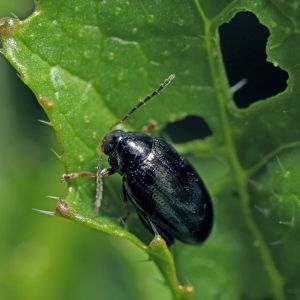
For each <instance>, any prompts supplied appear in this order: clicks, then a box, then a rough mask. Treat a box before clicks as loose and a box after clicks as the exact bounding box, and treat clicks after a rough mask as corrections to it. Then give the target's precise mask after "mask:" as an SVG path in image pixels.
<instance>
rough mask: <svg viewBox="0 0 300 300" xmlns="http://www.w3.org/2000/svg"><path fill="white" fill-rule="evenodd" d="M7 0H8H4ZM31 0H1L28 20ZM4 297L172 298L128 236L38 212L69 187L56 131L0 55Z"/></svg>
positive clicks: (0, 274)
mask: <svg viewBox="0 0 300 300" xmlns="http://www.w3.org/2000/svg"><path fill="white" fill-rule="evenodd" d="M3 2H4V3H3ZM32 11H33V3H32V1H30V0H14V1H7V0H1V2H0V17H4V16H10V15H11V13H13V14H15V15H17V16H18V17H19V18H21V19H23V18H25V17H26V16H28V15H29V14H30V13H31V12H32ZM0 103H1V109H0V142H1V155H0V165H1V168H0V191H1V194H0V195H1V200H0V220H1V221H0V222H1V226H0V299H1V300H2V299H4V300H16V299H23V300H26V299H31V300H34V299H41V298H42V299H43V300H47V299H57V300H59V299H74V300H75V299H101V300H105V299H110V300H111V299H143V300H144V299H145V300H147V299H156V298H157V297H158V296H159V298H160V299H170V294H169V291H168V289H167V288H166V287H165V286H164V285H163V283H162V277H161V275H160V274H159V272H158V271H157V270H156V268H155V266H154V265H153V263H151V262H148V261H147V257H146V256H145V254H144V253H142V252H141V251H140V250H138V249H137V248H135V247H134V246H133V245H130V243H129V242H127V241H122V240H120V239H115V238H112V237H109V236H106V235H104V234H101V233H99V232H96V231H95V232H94V231H92V230H89V229H87V228H84V227H83V226H80V225H78V224H75V223H72V222H69V221H66V220H63V219H60V218H57V217H48V216H45V215H41V214H38V213H37V212H34V211H33V210H32V208H39V209H45V210H53V209H54V202H52V201H51V200H48V199H47V198H46V195H53V194H54V195H59V196H64V195H65V194H66V186H65V185H64V184H61V183H60V182H59V178H60V175H61V174H62V173H63V171H64V170H63V164H62V162H60V161H59V159H57V158H56V157H55V155H54V154H53V153H52V152H51V150H50V148H53V149H55V150H56V151H57V152H59V147H58V145H57V143H56V139H55V136H54V131H53V130H52V129H51V127H49V126H47V125H44V124H42V123H40V122H38V119H42V120H46V116H45V115H44V113H43V111H42V109H41V108H40V107H39V105H38V104H37V101H36V100H35V98H34V95H33V94H32V93H31V91H30V90H29V89H28V88H27V87H26V86H25V85H24V84H23V83H22V82H21V80H20V79H19V77H18V76H17V74H16V72H15V71H14V70H13V69H12V67H11V66H10V65H9V63H8V62H7V61H6V60H5V58H4V57H3V56H2V55H0Z"/></svg>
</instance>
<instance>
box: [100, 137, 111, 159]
mask: <svg viewBox="0 0 300 300" xmlns="http://www.w3.org/2000/svg"><path fill="white" fill-rule="evenodd" d="M102 151H103V152H104V153H105V154H106V155H110V154H111V153H112V151H113V145H112V142H111V141H110V140H107V139H104V140H103V144H102Z"/></svg>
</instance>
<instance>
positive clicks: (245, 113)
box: [0, 0, 300, 300]
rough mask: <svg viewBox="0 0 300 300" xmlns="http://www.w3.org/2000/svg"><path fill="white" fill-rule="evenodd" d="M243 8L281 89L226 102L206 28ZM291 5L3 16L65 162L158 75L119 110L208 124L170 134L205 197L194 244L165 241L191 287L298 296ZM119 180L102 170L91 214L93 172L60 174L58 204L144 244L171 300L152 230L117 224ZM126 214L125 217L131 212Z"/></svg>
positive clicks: (87, 8)
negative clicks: (143, 103)
mask: <svg viewBox="0 0 300 300" xmlns="http://www.w3.org/2000/svg"><path fill="white" fill-rule="evenodd" d="M245 10H248V11H252V12H253V13H255V14H256V15H257V17H258V18H259V20H260V22H262V23H263V24H264V25H265V26H267V27H268V28H269V30H270V38H269V40H268V43H267V47H266V50H267V54H268V60H269V61H271V62H273V63H274V65H279V66H280V67H281V68H283V69H285V70H286V71H287V72H288V73H289V80H288V88H287V89H286V91H284V92H283V93H281V94H279V95H277V96H275V97H272V98H270V99H268V100H267V101H263V102H257V103H255V104H253V105H252V106H250V107H249V108H247V109H243V110H241V109H238V108H237V107H235V105H234V102H233V101H232V94H231V91H230V87H229V86H228V83H227V78H226V75H225V72H224V66H223V62H222V58H221V52H220V48H219V40H218V31H217V29H218V27H219V26H220V25H221V24H222V23H224V22H226V21H229V20H230V19H231V18H232V17H233V16H234V15H235V14H236V13H237V12H239V11H245ZM299 14H300V6H299V4H298V2H297V1H296V0H294V1H289V2H286V3H284V2H283V1H279V0H272V1H267V0H264V1H246V0H244V1H242V0H241V1H224V0H223V1H217V0H213V1H201V2H200V1H199V0H198V1H197V0H195V1H171V0H166V1H143V2H141V1H133V0H132V1H105V0H104V1H92V2H89V3H88V4H87V3H86V2H84V1H82V0H76V1H70V0H65V1H57V2H56V3H55V4H53V2H52V1H49V0H44V1H39V2H37V7H36V11H35V13H34V14H33V15H32V16H31V17H29V18H28V19H26V20H25V21H18V20H12V19H3V20H1V21H0V35H1V39H2V43H3V52H4V55H5V56H6V57H7V58H8V59H9V60H10V62H11V63H12V64H13V65H14V66H15V68H16V69H17V70H18V72H19V73H20V75H21V77H22V79H23V81H24V82H25V83H26V84H27V85H28V86H29V87H30V88H31V89H32V90H33V91H34V93H35V94H36V96H37V99H38V100H39V102H40V104H41V105H42V106H43V108H44V109H45V111H46V113H47V115H48V116H49V119H50V121H51V124H52V125H53V127H54V129H55V131H56V134H57V137H58V139H59V141H60V144H61V150H62V156H63V161H64V163H65V167H66V171H67V172H77V171H83V170H89V171H93V170H94V169H95V166H96V165H97V146H98V143H99V141H100V140H101V137H103V135H105V133H106V132H107V131H108V128H109V127H110V126H111V125H112V124H113V123H114V122H116V121H117V120H118V119H120V117H122V116H123V115H124V114H125V113H127V111H128V110H129V109H130V108H131V107H133V106H134V104H135V103H136V101H137V99H139V98H141V97H143V96H145V95H146V94H147V93H149V92H150V91H151V90H152V89H153V88H155V87H157V85H158V84H159V83H160V82H161V81H162V80H163V79H164V78H165V77H166V76H167V75H169V74H170V73H175V74H176V76H177V78H176V81H175V83H174V84H173V85H172V87H169V88H168V89H167V90H166V91H164V92H163V93H162V94H161V95H160V97H159V98H158V99H155V100H153V102H152V103H151V105H149V106H147V108H144V109H143V110H141V111H140V112H139V113H138V114H136V115H134V117H133V118H131V119H130V121H128V122H127V124H126V128H130V129H131V130H140V128H141V127H142V126H143V125H145V123H147V122H148V121H149V120H151V119H155V120H156V121H157V122H158V124H159V125H160V126H162V127H163V126H164V125H165V124H166V123H167V122H169V121H171V120H177V119H180V118H183V117H184V116H186V115H189V114H192V115H199V116H201V117H203V118H204V119H205V120H206V122H207V123H208V124H209V126H210V128H211V129H212V131H213V135H212V136H211V137H209V138H207V139H205V140H204V141H201V142H191V143H188V144H185V145H180V146H178V150H179V151H182V152H185V153H186V154H187V155H189V157H190V160H191V162H192V163H193V164H194V165H195V167H196V168H197V170H198V171H199V173H200V174H201V176H202V177H203V178H204V180H205V182H206V183H207V186H208V189H209V190H210V192H211V194H212V196H213V200H214V201H213V202H214V207H215V225H214V229H213V232H212V235H211V237H210V238H209V240H208V241H207V242H206V243H205V244H204V245H203V246H202V247H198V246H197V247H191V246H187V245H182V244H179V243H178V245H176V247H175V249H174V253H175V257H176V262H177V264H178V267H179V275H180V277H181V278H182V279H184V280H183V282H185V281H186V278H188V280H189V282H191V283H192V284H193V285H194V286H195V288H196V289H195V290H196V293H195V299H199V298H200V297H201V298H202V299H218V298H222V299H231V300H232V299H245V298H246V299H267V298H268V299H277V300H279V299H280V300H282V299H298V295H299V294H300V290H299V285H298V282H299V278H300V274H299V269H300V268H299V265H300V260H299V255H298V253H300V244H299V237H298V234H297V233H298V232H299V227H300V224H299V207H300V203H299V196H300V194H299V193H300V191H299V185H298V184H297V183H298V181H297V179H298V177H299V176H300V174H299V171H298V170H299V167H298V166H299V163H300V161H299V153H300V152H299V150H298V149H299V147H298V144H299V132H300V125H299V124H300V123H299V122H297V116H298V114H299V108H298V107H299V105H298V103H297V102H298V99H299V96H300V91H299V84H297V83H298V80H299V76H300V74H299V60H300V54H299V53H300V51H299V45H300V36H299V32H300V31H299V22H300V18H299ZM120 186H121V185H120V178H118V177H117V176H112V177H111V178H107V180H105V197H104V199H103V202H104V203H103V209H102V214H101V216H100V217H97V218H96V217H94V215H93V213H92V203H93V199H94V194H95V184H94V183H93V182H92V181H89V180H87V179H80V180H78V181H76V182H72V183H71V185H70V188H71V189H70V193H69V195H68V197H67V198H66V200H65V201H58V205H57V210H58V212H59V213H60V214H61V215H63V216H65V217H68V218H71V219H73V220H75V221H78V222H81V223H83V224H85V225H88V226H90V227H93V228H95V229H97V230H100V231H104V232H107V233H110V234H112V235H116V236H119V237H122V238H126V239H128V240H130V241H131V242H133V243H135V244H136V245H137V246H138V247H140V248H141V249H144V250H145V251H146V252H147V253H149V255H150V257H151V258H152V259H153V260H154V261H155V263H156V264H157V266H158V267H159V269H160V270H161V272H162V274H163V275H164V277H165V279H166V281H167V283H168V285H169V287H170V288H171V290H172V293H173V296H174V298H187V297H189V296H190V295H191V292H192V289H191V287H190V286H189V285H187V286H185V288H181V286H180V285H179V284H178V282H177V279H176V274H175V268H174V264H173V259H172V256H171V255H170V252H169V251H168V249H167V248H166V246H165V244H164V242H163V241H161V240H160V239H159V238H158V237H157V238H156V239H155V240H154V241H152V243H151V244H150V246H149V247H146V246H145V245H144V244H143V242H141V241H140V239H139V238H138V237H137V236H136V235H134V234H133V232H135V233H136V234H137V235H138V236H139V237H140V238H143V237H144V233H141V232H137V230H133V228H134V227H136V226H134V225H132V226H129V229H130V230H131V231H132V233H131V232H129V231H128V230H127V229H125V228H124V227H122V226H120V225H119V224H118V222H117V221H116V218H118V217H119V216H121V215H122V213H123V208H122V205H121V201H120V197H119V188H120ZM136 222H137V221H136V220H135V219H134V217H133V218H132V220H131V223H132V224H136Z"/></svg>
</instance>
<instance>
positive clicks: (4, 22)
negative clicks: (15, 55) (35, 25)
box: [0, 17, 19, 37]
mask: <svg viewBox="0 0 300 300" xmlns="http://www.w3.org/2000/svg"><path fill="white" fill-rule="evenodd" d="M18 22H19V20H17V19H14V18H10V17H5V18H2V19H0V37H7V36H9V35H10V34H11V32H12V31H13V28H14V26H15V24H16V23H18Z"/></svg>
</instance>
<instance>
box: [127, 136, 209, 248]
mask: <svg viewBox="0 0 300 300" xmlns="http://www.w3.org/2000/svg"><path fill="white" fill-rule="evenodd" d="M124 186H125V189H126V192H127V194H128V195H129V197H130V198H131V200H132V202H133V203H134V204H135V205H136V207H137V209H138V210H139V211H141V212H142V213H143V215H144V216H146V217H148V218H149V220H150V221H151V222H152V223H153V224H154V225H156V226H157V227H158V228H161V229H162V231H163V232H166V233H167V234H168V235H170V236H171V237H173V238H176V239H179V240H181V241H183V242H186V243H191V244H194V243H200V242H203V241H204V240H205V239H206V238H207V237H208V235H209V233H210V231H211V227H212V221H213V210H212V204H211V199H210V196H209V194H208V192H207V190H206V188H205V186H204V184H203V182H202V181H201V179H200V178H199V176H198V175H197V173H196V172H195V170H194V169H193V168H192V167H191V166H190V164H189V163H188V162H187V161H186V160H185V159H184V158H183V157H182V156H181V155H179V154H178V153H177V152H176V150H175V149H174V148H173V147H171V146H170V145H169V144H167V143H166V142H165V141H164V140H162V139H159V138H154V139H153V147H152V151H151V153H150V155H149V156H148V157H147V159H146V160H144V161H143V162H142V163H140V164H138V165H137V166H136V168H135V170H134V171H130V172H128V173H126V174H124ZM146 223H147V222H146ZM148 227H149V226H148ZM158 231H159V230H158Z"/></svg>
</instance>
